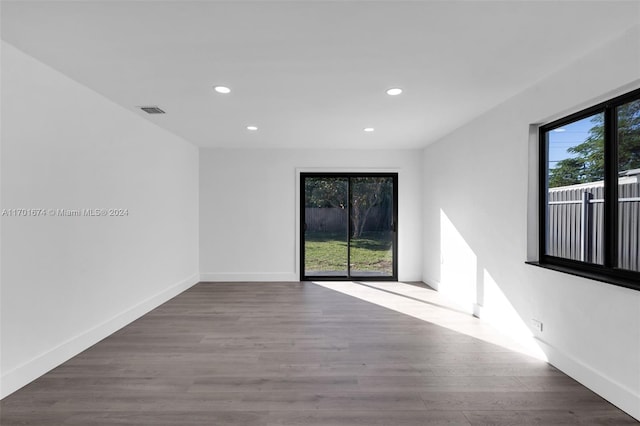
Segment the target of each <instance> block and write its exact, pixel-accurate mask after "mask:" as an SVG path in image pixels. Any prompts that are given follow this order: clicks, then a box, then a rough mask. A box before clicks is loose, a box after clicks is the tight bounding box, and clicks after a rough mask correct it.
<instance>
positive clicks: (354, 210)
mask: <svg viewBox="0 0 640 426" xmlns="http://www.w3.org/2000/svg"><path fill="white" fill-rule="evenodd" d="M392 185H393V180H392V179H391V178H387V177H356V178H352V185H351V194H349V180H348V179H346V178H324V177H319V178H309V177H308V178H306V179H305V207H321V208H322V207H333V208H342V209H344V208H346V207H347V203H348V202H349V200H348V196H349V195H350V196H351V221H352V235H351V236H352V237H353V238H358V237H359V236H360V235H361V234H362V233H363V231H364V227H365V225H366V223H367V218H368V217H369V213H370V212H371V210H372V209H373V208H374V207H376V206H378V205H382V204H383V203H387V205H390V204H391V202H392V200H391V195H392V193H393V188H392Z"/></svg>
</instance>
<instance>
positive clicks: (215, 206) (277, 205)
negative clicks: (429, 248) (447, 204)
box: [200, 149, 422, 281]
mask: <svg viewBox="0 0 640 426" xmlns="http://www.w3.org/2000/svg"><path fill="white" fill-rule="evenodd" d="M420 154H421V153H420V151H376V150H371V151H369V150H358V151H350V150H311V151H309V150H306V151H305V150H275V151H274V150H268V151H267V150H249V149H237V150H230V149H202V150H201V151H200V235H201V237H200V272H201V278H202V280H203V281H207V280H208V281H226V280H231V281H265V280H276V281H297V280H299V272H298V269H299V265H298V262H299V260H298V259H299V257H298V256H299V253H298V251H299V250H298V246H299V240H298V229H299V228H298V222H297V218H298V215H299V204H298V198H297V197H298V179H299V177H298V173H299V171H301V170H302V171H345V170H352V171H368V170H388V171H397V172H398V185H399V188H398V198H399V200H398V208H399V212H398V215H399V217H398V223H399V234H398V240H399V242H398V259H399V264H398V275H399V279H401V280H407V281H409V280H418V281H419V280H420V279H421V265H420V259H421V256H422V254H421V251H422V245H421V239H420V238H421V235H422V224H421V222H420V216H421V202H420V185H421V155H420Z"/></svg>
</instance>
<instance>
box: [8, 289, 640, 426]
mask: <svg viewBox="0 0 640 426" xmlns="http://www.w3.org/2000/svg"><path fill="white" fill-rule="evenodd" d="M395 285H396V286H402V285H401V284H395ZM350 286H351V287H350V288H351V292H352V293H353V288H358V286H359V284H350ZM360 286H361V288H362V294H363V297H364V298H365V299H366V298H369V299H371V297H373V295H374V293H375V294H377V296H376V297H379V298H381V299H380V300H392V301H393V303H395V304H396V305H398V306H400V305H401V304H402V303H400V302H397V300H403V299H405V300H406V306H405V307H408V308H411V306H410V305H411V304H413V305H415V306H414V309H419V310H422V311H423V312H426V313H428V315H427V316H428V317H430V318H433V321H431V322H430V321H425V320H422V319H418V318H415V316H410V315H406V314H404V313H400V312H397V311H395V310H392V309H388V308H385V307H382V306H379V305H376V304H373V303H370V302H368V301H363V300H361V299H359V298H357V297H353V296H350V295H347V294H344V293H342V292H339V291H335V290H334V289H330V288H326V287H323V286H320V285H317V284H313V283H233V284H220V283H217V284H207V283H201V284H198V285H196V286H194V287H193V288H191V289H190V290H188V291H186V292H185V293H183V294H181V295H180V296H178V297H176V298H174V299H173V300H171V301H169V302H168V303H166V304H164V305H162V306H161V307H159V308H158V309H156V310H154V311H152V312H151V313H149V314H147V315H145V316H144V317H143V318H141V319H139V320H138V321H135V322H134V323H132V324H130V325H129V326H127V327H125V328H124V329H122V330H120V331H119V332H117V333H115V334H114V335H112V336H110V337H109V338H107V339H105V340H103V341H102V342H100V343H98V344H97V345H95V346H93V347H91V348H90V349H88V350H87V351H85V352H83V353H82V354H80V355H78V356H76V357H75V358H73V359H71V360H70V361H68V362H66V363H65V364H63V365H61V366H59V367H58V368H56V369H54V370H52V371H51V372H49V373H48V374H46V375H45V376H43V377H41V378H40V379H38V380H36V381H35V382H33V383H31V384H29V385H28V386H26V387H25V388H23V389H21V390H19V391H17V392H16V393H14V394H13V395H10V396H9V397H7V398H5V399H4V400H3V401H2V403H1V405H0V407H1V414H0V423H1V424H2V425H3V426H9V425H92V426H93V425H116V424H117V425H172V426H178V425H216V426H221V425H243V426H252V425H262V426H267V425H269V426H270V425H273V426H275V425H279V426H283V425H291V426H308V425H314V426H319V425H323V426H328V425H331V426H348V425H361V426H380V425H389V426H409V425H445V424H446V425H489V424H490V425H507V424H509V425H513V424H539V425H559V424H562V425H569V424H571V425H573V424H580V425H585V424H594V425H595V424H597V425H626V424H637V422H635V421H634V420H633V419H632V418H631V417H629V416H627V415H626V414H624V413H623V412H622V411H620V410H618V409H616V408H615V407H614V406H612V405H611V404H609V403H608V402H606V401H605V400H603V399H602V398H600V397H598V396H597V395H595V394H594V393H593V392H591V391H589V390H588V389H586V388H584V387H583V386H581V385H579V384H578V383H576V382H575V381H574V380H572V379H570V378H568V377H567V376H565V375H564V374H562V373H561V372H559V371H558V370H556V369H555V368H553V367H551V366H549V365H547V364H546V363H544V362H541V361H538V360H536V359H534V358H530V357H528V356H526V355H522V354H520V353H517V352H513V351H510V350H508V349H505V348H504V347H502V346H500V345H496V344H494V343H489V342H487V341H486V340H490V339H485V338H482V339H481V338H477V337H473V336H472V335H469V334H473V333H463V332H460V331H459V330H461V329H465V328H466V329H469V330H475V331H477V332H478V335H480V336H488V334H487V333H488V332H487V330H486V329H485V328H484V326H483V325H482V324H481V323H480V322H479V321H478V320H477V319H475V318H472V317H470V316H467V315H463V314H460V313H458V312H456V311H455V310H452V309H450V308H449V307H446V306H441V305H439V304H438V303H434V302H433V300H427V298H424V297H416V296H415V295H413V294H411V295H407V296H406V297H405V296H401V295H400V294H406V293H407V291H406V288H407V286H406V285H404V287H402V288H400V287H398V288H395V287H394V284H393V283H386V284H384V285H383V286H382V285H380V284H375V285H374V286H372V287H368V286H366V285H364V284H363V285H360ZM375 286H381V287H382V288H383V290H377V289H375V288H374V287H375ZM416 289H417V290H420V291H421V292H422V294H423V295H424V294H426V293H425V292H429V290H427V289H425V288H420V287H416ZM434 294H435V293H434ZM434 300H435V299H434ZM416 304H417V305H416ZM416 306H417V308H416ZM440 317H442V318H446V321H445V322H440V321H439V318H440ZM447 321H448V323H449V324H452V325H455V326H452V327H447V326H443V325H439V324H445V325H446V323H447ZM461 327H462V328H461Z"/></svg>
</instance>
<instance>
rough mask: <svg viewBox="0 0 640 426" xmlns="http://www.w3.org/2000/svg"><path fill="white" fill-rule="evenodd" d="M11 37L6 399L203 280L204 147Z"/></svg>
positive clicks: (6, 71) (5, 78)
mask: <svg viewBox="0 0 640 426" xmlns="http://www.w3.org/2000/svg"><path fill="white" fill-rule="evenodd" d="M136 114H137V113H136V112H134V111H128V110H125V109H123V108H122V107H120V106H117V105H116V104H114V103H112V102H110V101H108V100H107V99H105V98H103V97H102V96H100V95H99V94H97V93H95V92H93V91H91V90H89V89H87V88H85V87H83V86H81V85H79V84H78V83H76V82H74V81H72V80H70V79H69V78H67V77H65V76H64V75H62V74H60V73H58V72H57V71H55V70H53V69H51V68H49V67H48V66H46V65H44V64H42V63H40V62H38V61H36V60H35V59H33V58H31V57H29V56H27V55H25V54H24V53H22V52H20V51H18V50H17V49H15V48H13V47H12V46H11V45H9V44H6V43H4V42H3V43H2V134H1V136H2V172H1V177H2V193H1V194H2V208H3V209H19V208H29V209H47V210H48V209H85V208H86V209H97V208H100V209H102V208H107V209H108V208H120V209H128V216H124V217H51V216H46V217H8V216H3V217H2V238H1V243H2V264H1V269H2V272H1V279H2V281H1V284H2V289H1V303H2V313H1V322H2V324H1V333H2V334H1V338H2V341H1V343H2V348H1V349H2V361H1V368H2V396H3V397H4V396H5V395H7V394H9V393H11V392H13V391H14V390H16V389H18V388H20V387H21V386H23V385H25V384H26V383H28V382H29V381H31V380H33V379H35V378H36V377H38V376H40V375H41V374H43V373H45V372H46V371H48V370H49V369H51V368H53V367H55V366H56V365H58V364H59V363H61V362H63V361H65V360H67V359H68V358H70V357H72V356H74V355H76V354H77V353H78V352H80V351H82V350H84V349H85V348H86V347H88V346H90V345H92V344H94V343H96V342H97V341H99V340H101V339H102V338H104V337H106V336H108V335H109V334H110V333H112V332H113V331H115V330H117V329H118V328H120V327H122V326H123V325H125V324H127V323H128V322H130V321H132V320H133V319H135V318H137V317H138V316H140V315H142V314H144V313H145V312H147V311H148V310H150V309H152V308H154V307H155V306H157V305H158V304H160V303H162V302H164V301H165V300H167V299H168V298H170V297H172V296H174V295H175V294H177V293H179V292H180V291H182V290H183V289H185V288H187V287H188V286H190V285H192V284H194V283H196V282H197V281H198V253H197V252H198V150H197V148H195V147H194V146H192V145H191V144H189V143H187V142H185V141H184V140H182V139H181V138H178V137H176V136H174V135H172V134H170V133H168V132H167V131H165V130H162V129H160V128H159V127H157V126H155V125H154V124H152V123H149V122H148V121H146V120H144V119H142V118H141V117H139V116H137V115H136Z"/></svg>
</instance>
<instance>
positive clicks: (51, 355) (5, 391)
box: [0, 274, 200, 399]
mask: <svg viewBox="0 0 640 426" xmlns="http://www.w3.org/2000/svg"><path fill="white" fill-rule="evenodd" d="M199 278H200V277H199V274H194V275H192V276H190V277H188V278H186V279H184V280H182V281H180V282H178V283H176V284H174V285H172V286H171V287H169V288H167V289H165V290H163V291H161V292H160V293H157V294H156V295H154V296H151V297H149V298H147V299H145V300H143V301H141V302H140V303H138V304H136V305H134V306H132V307H131V308H129V309H127V310H125V311H123V312H121V313H119V314H117V315H115V316H113V317H112V318H109V319H107V320H105V321H103V322H102V323H100V324H98V325H96V326H94V327H92V328H90V329H88V330H87V331H85V332H83V333H81V334H79V335H77V336H74V337H72V338H70V339H68V340H66V341H64V342H62V343H60V344H59V345H57V346H55V347H53V348H51V349H49V350H48V351H46V352H44V353H42V354H40V355H38V356H36V357H35V358H32V359H30V360H29V361H26V362H24V363H23V364H21V365H19V366H18V367H16V368H14V369H12V370H9V371H7V372H6V373H4V374H2V377H1V380H0V399H2V398H4V397H6V396H8V395H10V394H12V393H13V392H15V391H17V390H18V389H20V388H21V387H23V386H25V385H27V384H29V383H30V382H32V381H33V380H35V379H37V378H38V377H40V376H42V375H43V374H45V373H47V372H48V371H50V370H52V369H53V368H55V367H57V366H58V365H60V364H62V363H63V362H65V361H68V360H69V359H71V358H73V357H74V356H76V355H78V354H79V353H80V352H82V351H84V350H85V349H87V348H89V347H91V346H93V345H95V344H96V343H98V342H99V341H100V340H102V339H104V338H105V337H108V336H109V335H111V334H113V333H114V332H116V331H118V330H119V329H121V328H122V327H124V326H126V325H127V324H130V323H131V322H133V321H135V320H136V319H138V318H140V317H141V316H143V315H144V314H146V313H147V312H149V311H151V310H152V309H155V308H157V307H158V306H160V305H161V304H163V303H165V302H166V301H168V300H169V299H171V298H173V297H175V296H177V295H178V294H180V293H182V292H183V291H185V290H187V289H188V288H190V287H192V286H193V285H195V284H197V283H198V282H199Z"/></svg>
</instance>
